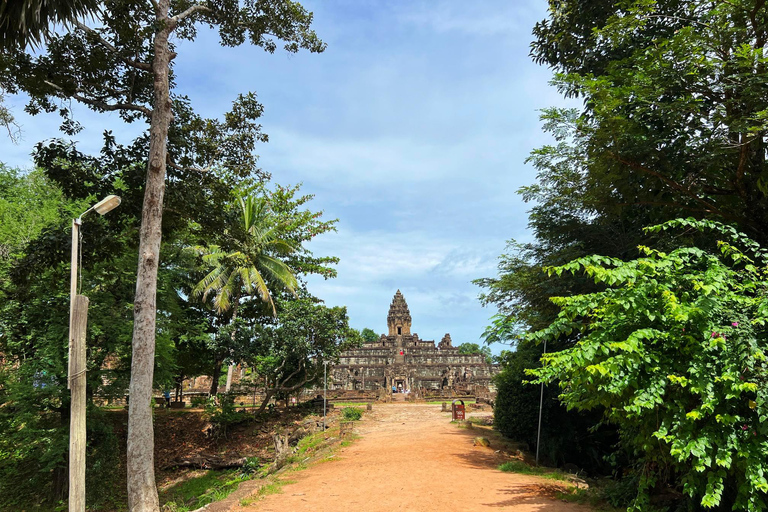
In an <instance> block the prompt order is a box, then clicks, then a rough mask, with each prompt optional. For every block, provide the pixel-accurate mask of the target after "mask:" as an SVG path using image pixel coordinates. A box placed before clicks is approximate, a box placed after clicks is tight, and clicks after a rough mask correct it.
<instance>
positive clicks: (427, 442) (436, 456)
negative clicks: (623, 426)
mask: <svg viewBox="0 0 768 512" xmlns="http://www.w3.org/2000/svg"><path fill="white" fill-rule="evenodd" d="M356 432H357V433H358V434H360V435H361V438H360V439H358V440H357V441H355V442H354V443H353V444H352V445H351V446H349V447H347V448H344V449H342V450H341V451H340V452H339V453H338V455H337V460H335V461H331V462H325V463H321V464H317V465H315V466H312V467H310V468H309V469H307V470H304V471H301V472H299V473H293V474H291V475H290V479H291V480H294V481H296V483H293V484H289V485H286V486H284V487H283V492H282V494H275V495H271V496H266V497H264V498H263V499H261V500H259V501H258V502H256V503H254V504H252V505H251V506H249V507H244V508H242V509H239V510H248V511H253V512H256V511H259V512H301V511H314V512H325V511H327V512H393V511H419V512H428V511H440V512H453V511H456V512H470V511H490V510H514V511H518V512H534V511H536V512H539V511H541V512H587V511H588V510H589V509H588V508H587V507H583V506H579V505H574V504H571V503H565V502H562V501H557V500H555V499H554V498H553V497H552V496H553V494H554V491H555V490H556V489H553V486H557V485H558V484H556V483H552V481H550V480H543V479H540V478H538V477H534V476H526V475H518V474H513V473H503V472H501V471H498V470H497V469H496V467H497V466H498V464H499V463H500V462H502V460H500V459H499V457H500V455H499V454H497V453H495V449H494V448H493V447H491V448H482V447H475V446H473V444H472V441H473V439H474V437H475V436H477V435H478V431H477V430H466V429H460V428H457V426H456V425H453V424H451V423H450V414H448V413H442V412H440V406H439V405H416V404H393V405H376V406H375V407H374V411H373V412H371V413H367V414H366V415H365V417H364V420H363V421H362V422H360V424H359V425H358V426H357V428H356Z"/></svg>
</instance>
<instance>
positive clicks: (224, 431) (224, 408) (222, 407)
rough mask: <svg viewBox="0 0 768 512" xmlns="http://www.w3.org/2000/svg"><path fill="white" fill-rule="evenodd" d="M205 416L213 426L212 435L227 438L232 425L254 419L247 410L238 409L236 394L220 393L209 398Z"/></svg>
mask: <svg viewBox="0 0 768 512" xmlns="http://www.w3.org/2000/svg"><path fill="white" fill-rule="evenodd" d="M205 417H206V418H207V419H208V421H210V422H211V425H212V426H213V432H212V436H213V437H215V438H225V439H226V438H227V437H228V436H229V434H230V431H231V429H232V427H234V426H236V425H240V424H242V423H245V422H248V421H251V420H253V416H252V415H249V414H248V413H247V412H245V410H237V408H236V407H235V396H234V395H230V394H220V395H217V396H213V397H211V398H209V399H208V402H207V403H206V405H205Z"/></svg>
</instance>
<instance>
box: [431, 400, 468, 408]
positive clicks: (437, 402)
mask: <svg viewBox="0 0 768 512" xmlns="http://www.w3.org/2000/svg"><path fill="white" fill-rule="evenodd" d="M443 402H445V403H447V404H448V406H449V407H450V405H451V403H453V400H449V399H445V400H430V401H428V402H426V403H427V404H428V405H440V404H442V403H443ZM463 402H464V405H469V404H474V403H476V400H463Z"/></svg>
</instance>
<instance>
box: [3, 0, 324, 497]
mask: <svg viewBox="0 0 768 512" xmlns="http://www.w3.org/2000/svg"><path fill="white" fill-rule="evenodd" d="M100 21H101V23H100V24H99V26H98V27H97V28H91V27H88V26H86V25H85V24H83V23H80V22H76V23H75V26H76V27H77V28H78V30H77V31H74V32H72V33H70V34H64V35H59V36H56V37H51V38H50V40H49V41H48V44H47V47H46V51H45V52H43V53H41V54H34V55H31V54H21V53H19V52H8V53H4V54H3V55H2V57H0V58H1V59H2V61H3V62H2V66H0V70H2V71H0V86H2V87H3V88H4V89H5V90H8V91H10V92H16V91H18V90H24V91H25V92H26V93H27V94H29V95H30V98H31V102H30V105H29V106H28V110H29V111H30V112H32V113H35V112H39V111H42V110H45V111H53V110H57V108H56V105H55V104H56V102H57V101H59V100H70V99H74V100H76V101H79V102H81V103H83V104H85V105H87V106H88V107H90V108H92V109H94V110H96V111H98V112H105V111H117V112H119V114H120V116H121V117H122V118H123V119H125V120H127V121H133V120H136V119H144V120H146V121H148V123H149V145H148V155H147V158H146V162H147V165H146V171H147V172H146V186H145V188H144V200H143V206H142V210H141V211H142V216H141V218H142V222H141V228H140V230H139V251H138V254H139V264H138V272H137V282H136V295H135V298H134V302H133V303H134V333H133V351H132V359H131V384H130V395H131V402H130V411H129V427H128V497H129V508H130V509H131V510H132V511H142V512H143V511H152V512H156V511H157V510H158V508H159V505H158V499H157V489H156V486H155V480H154V463H153V461H154V454H153V447H154V435H153V428H152V418H151V411H150V408H149V404H150V400H151V396H152V383H153V370H154V353H155V334H156V328H157V326H156V320H157V319H156V299H157V273H158V268H159V264H160V244H161V235H162V216H163V199H164V192H165V181H166V171H167V169H168V167H169V166H170V167H175V168H177V169H180V170H183V171H184V170H186V171H188V172H192V173H196V172H201V171H202V170H205V169H210V168H211V167H212V166H216V165H219V166H224V167H229V168H231V169H232V170H233V171H234V172H239V173H248V172H251V171H252V170H254V169H255V165H253V164H254V162H255V155H253V149H254V143H255V142H256V141H258V140H260V139H262V138H263V137H262V136H261V134H260V131H259V128H260V127H259V126H258V125H256V124H255V123H254V122H253V120H254V119H255V118H256V117H258V116H259V115H260V114H261V106H260V105H259V104H258V103H257V102H256V101H255V98H254V96H253V95H245V96H241V97H240V98H239V99H238V101H237V102H236V104H235V107H234V108H233V111H232V112H231V113H230V114H229V115H227V116H226V118H225V120H224V121H223V122H212V123H209V124H203V125H198V126H197V128H196V132H197V133H198V134H202V137H201V138H203V139H205V141H206V142H208V144H205V143H202V141H201V144H199V145H198V146H197V148H196V149H197V151H196V152H194V153H188V154H184V153H183V152H175V151H173V150H174V148H173V147H169V144H168V133H169V129H170V126H171V123H172V120H173V118H174V110H175V108H174V107H175V105H174V100H175V99H176V100H178V98H174V97H173V96H172V95H171V86H172V84H173V76H172V61H173V59H174V57H175V56H176V53H175V52H174V47H173V44H172V42H171V41H172V38H173V37H177V38H181V39H187V40H192V39H194V38H195V36H196V35H197V27H198V26H199V25H200V24H205V25H209V26H214V27H216V28H218V29H219V34H220V36H221V43H222V44H223V45H226V46H236V45H240V44H243V43H245V42H246V41H248V42H250V43H251V44H253V45H255V46H258V47H261V48H264V49H265V50H267V51H269V52H274V51H275V49H276V48H277V42H278V41H285V45H284V47H285V49H286V50H287V51H289V52H296V51H298V50H299V49H300V48H306V49H308V50H310V51H316V52H319V51H322V50H323V49H324V48H325V45H324V43H322V41H320V40H319V39H318V37H317V36H316V34H315V33H314V32H313V31H312V30H311V29H310V25H311V22H312V14H311V13H309V12H307V11H306V10H305V9H304V8H303V7H301V5H299V4H298V3H296V2H292V1H290V0H282V1H277V2H275V1H271V0H264V1H251V0H248V1H243V2H236V1H232V2H223V3H222V2H213V1H207V2H199V3H196V2H189V1H186V0H151V1H146V0H116V1H114V2H108V3H106V4H104V6H103V10H102V15H101V19H100ZM58 110H59V111H60V113H61V114H62V115H63V116H64V117H65V121H64V123H63V128H64V129H65V130H66V131H68V132H70V133H72V132H74V131H76V130H77V128H78V127H77V124H76V122H74V121H73V120H72V119H71V118H70V117H69V109H68V108H66V106H62V107H61V108H58ZM177 115H178V114H177ZM189 135H190V136H193V135H194V132H193V133H191V134H189Z"/></svg>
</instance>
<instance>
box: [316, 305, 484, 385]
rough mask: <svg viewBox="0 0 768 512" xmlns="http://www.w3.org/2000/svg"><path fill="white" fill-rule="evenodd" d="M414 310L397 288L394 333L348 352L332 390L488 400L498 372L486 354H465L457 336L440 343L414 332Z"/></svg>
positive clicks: (391, 321)
mask: <svg viewBox="0 0 768 512" xmlns="http://www.w3.org/2000/svg"><path fill="white" fill-rule="evenodd" d="M411 322H412V319H411V312H410V310H409V309H408V304H407V303H406V302H405V298H404V297H403V294H402V293H401V292H400V290H397V293H395V297H394V298H393V299H392V304H391V305H390V306H389V314H388V315H387V327H388V329H389V334H382V335H381V337H380V338H379V339H378V341H375V342H371V343H364V344H363V346H362V347H360V348H356V349H352V350H347V351H345V352H343V353H342V354H341V356H340V360H339V364H337V365H335V366H333V367H332V368H330V369H329V379H328V389H329V390H331V391H335V392H334V393H333V395H334V396H337V397H342V396H344V395H349V396H356V395H360V396H370V395H377V396H379V397H386V396H387V395H390V394H392V388H393V387H394V388H395V389H396V390H397V392H402V393H404V392H406V391H410V392H409V393H408V395H410V397H418V398H430V397H454V396H488V395H492V394H493V392H494V389H493V385H492V382H491V378H492V377H493V376H494V375H495V374H496V373H498V367H497V366H496V365H490V364H488V363H487V362H486V361H485V357H484V356H482V355H481V354H460V353H459V349H458V348H455V347H454V346H453V342H452V340H451V335H450V334H446V335H445V336H443V338H442V340H440V343H438V344H437V346H435V342H434V341H429V340H422V339H420V338H419V335H418V334H416V333H411Z"/></svg>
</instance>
